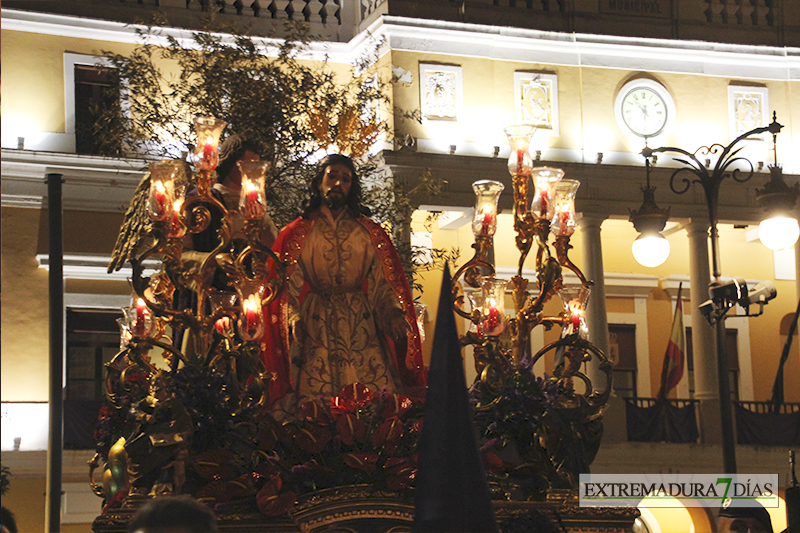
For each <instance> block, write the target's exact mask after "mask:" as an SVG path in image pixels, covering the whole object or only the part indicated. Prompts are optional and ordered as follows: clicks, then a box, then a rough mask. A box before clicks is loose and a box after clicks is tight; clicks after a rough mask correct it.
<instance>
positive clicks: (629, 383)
mask: <svg viewBox="0 0 800 533" xmlns="http://www.w3.org/2000/svg"><path fill="white" fill-rule="evenodd" d="M608 333H609V339H610V348H611V359H612V360H613V361H615V364H614V371H613V372H614V374H613V375H614V391H615V392H616V393H617V396H619V397H620V398H636V397H637V392H636V326H635V325H634V324H609V325H608Z"/></svg>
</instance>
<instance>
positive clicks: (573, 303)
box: [569, 300, 585, 317]
mask: <svg viewBox="0 0 800 533" xmlns="http://www.w3.org/2000/svg"><path fill="white" fill-rule="evenodd" d="M569 310H570V312H571V313H572V314H573V315H578V316H580V317H582V316H583V315H584V312H585V311H584V309H583V305H582V303H581V302H579V301H578V300H570V301H569Z"/></svg>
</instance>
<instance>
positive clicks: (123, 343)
mask: <svg viewBox="0 0 800 533" xmlns="http://www.w3.org/2000/svg"><path fill="white" fill-rule="evenodd" d="M122 311H123V313H125V317H124V318H118V319H117V325H119V349H120V351H122V350H124V349H125V348H126V347H127V346H128V343H129V342H131V339H132V338H133V335H132V334H131V327H130V325H129V323H128V311H127V308H123V310H122Z"/></svg>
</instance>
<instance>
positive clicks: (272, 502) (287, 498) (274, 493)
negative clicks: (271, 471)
mask: <svg viewBox="0 0 800 533" xmlns="http://www.w3.org/2000/svg"><path fill="white" fill-rule="evenodd" d="M281 486H282V483H281V479H280V478H275V479H274V480H270V481H268V482H267V484H266V485H264V486H263V487H262V488H261V490H260V491H258V495H257V496H256V505H258V510H259V511H260V512H261V514H263V515H266V516H280V515H283V514H286V513H287V512H288V511H289V509H291V508H292V505H294V501H295V500H296V499H297V495H295V493H294V492H292V491H290V490H289V491H286V492H284V493H283V494H278V493H279V492H280V490H281Z"/></svg>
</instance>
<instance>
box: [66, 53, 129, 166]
mask: <svg viewBox="0 0 800 533" xmlns="http://www.w3.org/2000/svg"><path fill="white" fill-rule="evenodd" d="M74 76H75V151H76V153H79V154H100V153H103V150H102V140H101V139H99V138H98V135H97V134H96V129H95V124H96V122H97V119H98V118H99V117H100V116H102V115H103V114H106V113H109V112H119V110H120V84H119V76H117V69H115V68H111V67H101V66H95V65H75V70H74Z"/></svg>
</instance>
